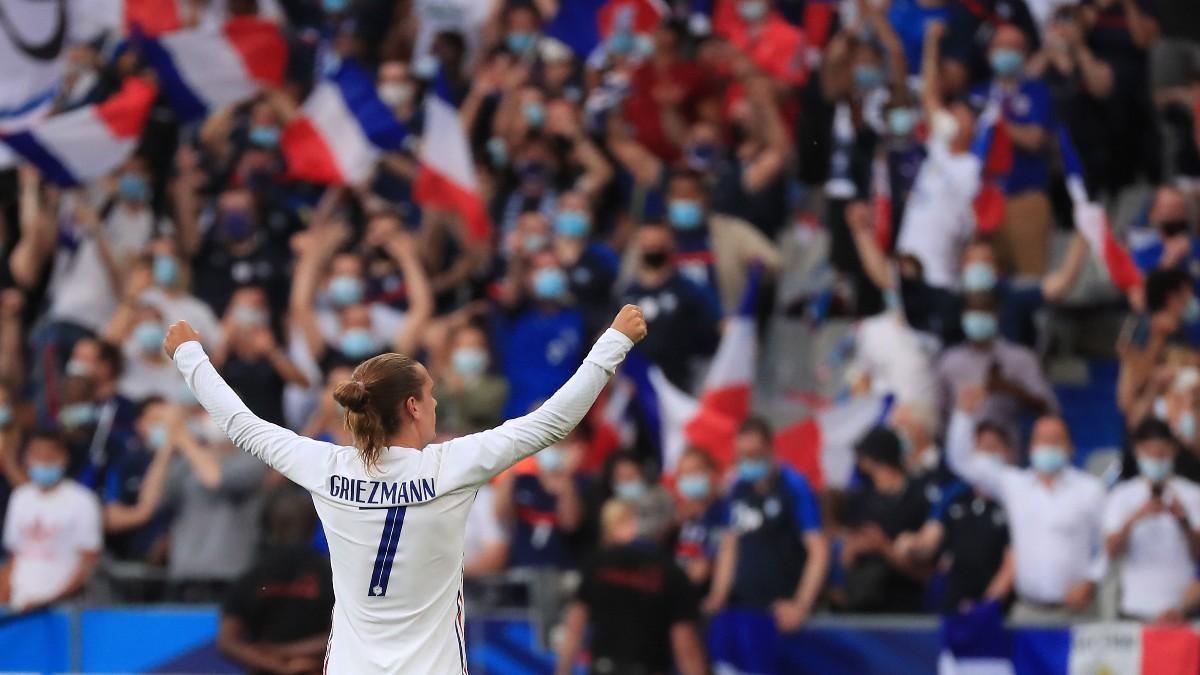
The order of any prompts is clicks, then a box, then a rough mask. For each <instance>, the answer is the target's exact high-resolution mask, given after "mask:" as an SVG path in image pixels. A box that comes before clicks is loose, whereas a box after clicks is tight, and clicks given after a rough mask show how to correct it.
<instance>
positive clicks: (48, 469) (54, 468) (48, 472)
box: [29, 464, 64, 488]
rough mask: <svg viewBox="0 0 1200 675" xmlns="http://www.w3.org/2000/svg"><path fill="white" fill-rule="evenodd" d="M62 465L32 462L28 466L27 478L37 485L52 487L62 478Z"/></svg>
mask: <svg viewBox="0 0 1200 675" xmlns="http://www.w3.org/2000/svg"><path fill="white" fill-rule="evenodd" d="M63 473H64V471H63V467H61V466H59V465H57V464H33V465H31V466H30V467H29V480H31V481H33V483H34V485H37V486H38V487H43V488H48V487H53V486H54V485H55V484H57V483H58V481H60V480H62V477H63Z"/></svg>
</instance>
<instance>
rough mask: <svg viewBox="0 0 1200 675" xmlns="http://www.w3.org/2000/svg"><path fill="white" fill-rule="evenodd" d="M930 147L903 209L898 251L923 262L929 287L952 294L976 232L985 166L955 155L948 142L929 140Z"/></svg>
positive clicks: (970, 156)
mask: <svg viewBox="0 0 1200 675" xmlns="http://www.w3.org/2000/svg"><path fill="white" fill-rule="evenodd" d="M925 145H926V149H927V151H928V154H927V155H926V157H925V161H923V162H921V168H920V169H919V170H918V171H917V178H916V180H915V181H914V182H913V188H912V192H911V193H910V194H909V196H908V202H907V203H906V204H905V206H904V217H903V218H902V219H901V222H900V238H899V240H898V241H897V242H896V251H897V252H899V253H910V254H912V255H914V256H916V257H917V259H918V260H920V261H921V266H922V267H924V268H925V283H927V284H929V285H930V286H936V287H938V288H946V289H951V290H953V289H956V288H958V277H959V269H958V268H959V257H960V256H961V255H962V250H963V246H964V245H966V243H967V240H968V239H970V237H971V233H972V232H974V230H975V211H974V209H973V201H974V199H975V193H976V192H978V191H979V171H980V168H981V167H980V163H979V158H978V157H976V156H975V155H973V154H971V153H969V152H964V153H959V154H952V153H951V152H950V149H949V147H948V146H947V144H946V142H945V141H944V140H941V139H937V138H930V140H929V142H928V143H926V144H925Z"/></svg>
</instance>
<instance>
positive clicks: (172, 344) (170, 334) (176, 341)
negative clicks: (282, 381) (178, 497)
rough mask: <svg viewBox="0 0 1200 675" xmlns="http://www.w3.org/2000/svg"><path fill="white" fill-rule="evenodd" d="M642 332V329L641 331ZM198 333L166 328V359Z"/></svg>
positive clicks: (183, 326) (182, 326) (180, 324)
mask: <svg viewBox="0 0 1200 675" xmlns="http://www.w3.org/2000/svg"><path fill="white" fill-rule="evenodd" d="M643 332H644V331H643ZM199 341H200V334H199V333H197V332H196V329H195V328H192V327H191V326H190V325H188V322H186V321H176V322H175V323H173V324H171V327H170V328H168V329H167V337H166V338H164V339H163V351H164V352H166V353H167V358H168V359H173V358H175V350H176V349H179V345H181V344H183V343H185V342H199Z"/></svg>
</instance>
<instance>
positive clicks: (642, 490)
mask: <svg viewBox="0 0 1200 675" xmlns="http://www.w3.org/2000/svg"><path fill="white" fill-rule="evenodd" d="M613 494H614V495H616V496H617V499H623V500H625V501H627V502H636V501H638V500H639V499H641V498H642V497H645V496H646V484H645V483H643V482H642V481H640V480H631V481H625V482H624V483H617V484H616V485H615V486H614V487H613Z"/></svg>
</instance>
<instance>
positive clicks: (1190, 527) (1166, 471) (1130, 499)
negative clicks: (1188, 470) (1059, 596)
mask: <svg viewBox="0 0 1200 675" xmlns="http://www.w3.org/2000/svg"><path fill="white" fill-rule="evenodd" d="M1178 448H1179V446H1178V442H1177V441H1176V440H1175V437H1174V436H1173V435H1172V434H1171V429H1170V427H1168V426H1167V425H1166V424H1164V423H1163V422H1161V421H1159V420H1154V419H1150V420H1146V421H1144V422H1142V423H1141V424H1140V425H1138V427H1137V428H1136V429H1135V430H1134V433H1133V451H1134V454H1135V455H1136V457H1137V464H1138V473H1139V474H1140V476H1139V477H1137V478H1131V479H1129V480H1126V481H1123V482H1121V483H1119V484H1117V486H1116V487H1114V488H1113V490H1112V492H1111V493H1110V494H1109V495H1108V498H1107V500H1106V501H1105V504H1104V517H1103V523H1102V528H1103V531H1104V536H1105V539H1104V548H1105V552H1106V553H1107V554H1108V555H1109V557H1110V558H1112V559H1113V560H1114V561H1115V562H1116V564H1117V568H1118V570H1119V574H1120V583H1121V602H1120V611H1121V614H1122V616H1123V617H1125V618H1127V619H1132V620H1135V621H1164V622H1178V621H1182V620H1183V618H1184V596H1185V592H1186V590H1187V588H1188V586H1189V585H1191V583H1192V582H1193V580H1194V579H1195V576H1196V575H1195V568H1196V558H1197V554H1198V553H1200V532H1198V531H1197V529H1198V527H1200V486H1197V485H1196V484H1195V483H1192V482H1191V481H1188V480H1185V479H1183V478H1179V477H1176V476H1173V475H1172V470H1171V469H1172V463H1173V460H1174V459H1175V456H1176V454H1177V453H1178Z"/></svg>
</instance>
